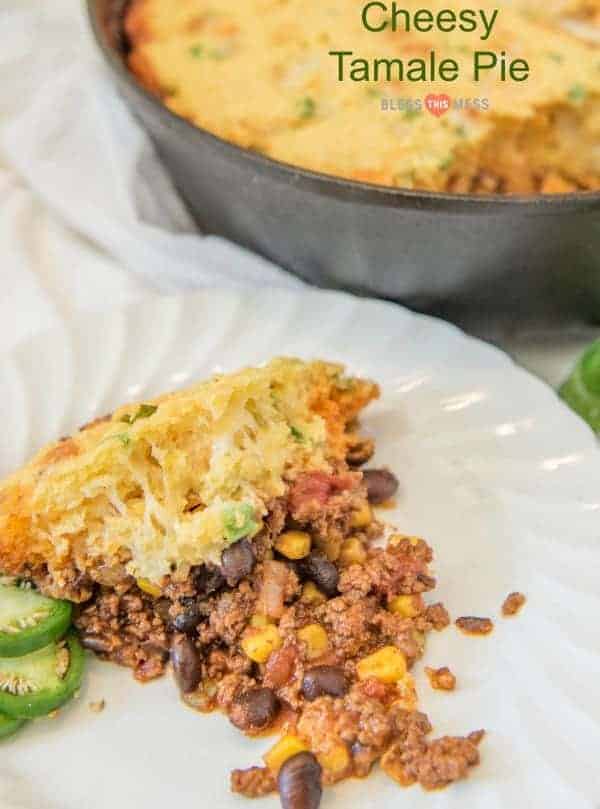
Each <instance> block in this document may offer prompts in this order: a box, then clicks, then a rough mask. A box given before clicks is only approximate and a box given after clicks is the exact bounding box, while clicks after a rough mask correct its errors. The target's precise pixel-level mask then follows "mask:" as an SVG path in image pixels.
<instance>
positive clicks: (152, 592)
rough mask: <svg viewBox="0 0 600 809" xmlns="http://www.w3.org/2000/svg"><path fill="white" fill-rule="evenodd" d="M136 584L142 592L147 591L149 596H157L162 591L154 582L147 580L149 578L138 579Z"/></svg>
mask: <svg viewBox="0 0 600 809" xmlns="http://www.w3.org/2000/svg"><path fill="white" fill-rule="evenodd" d="M136 584H137V586H138V587H139V588H140V590H143V592H144V593H147V594H148V595H149V596H153V598H158V597H159V596H160V595H161V593H162V590H161V588H160V587H159V586H158V584H154V582H151V581H149V579H138V580H137V581H136Z"/></svg>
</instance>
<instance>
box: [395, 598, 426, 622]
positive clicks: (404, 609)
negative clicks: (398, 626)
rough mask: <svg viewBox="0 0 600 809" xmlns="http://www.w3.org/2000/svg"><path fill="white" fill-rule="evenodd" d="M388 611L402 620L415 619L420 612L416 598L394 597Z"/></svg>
mask: <svg viewBox="0 0 600 809" xmlns="http://www.w3.org/2000/svg"><path fill="white" fill-rule="evenodd" d="M388 609H389V611H390V612H394V613H396V615H401V616H402V617H403V618H415V617H416V616H417V615H419V613H420V612H421V609H420V604H419V598H418V596H417V597H415V596H395V597H394V598H392V599H391V601H390V603H389V604H388Z"/></svg>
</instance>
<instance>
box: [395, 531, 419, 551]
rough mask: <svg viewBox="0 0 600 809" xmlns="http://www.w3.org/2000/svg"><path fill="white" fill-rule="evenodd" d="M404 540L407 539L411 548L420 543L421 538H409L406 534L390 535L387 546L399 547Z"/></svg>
mask: <svg viewBox="0 0 600 809" xmlns="http://www.w3.org/2000/svg"><path fill="white" fill-rule="evenodd" d="M405 539H408V541H409V542H410V544H411V545H412V546H413V548H414V547H415V545H418V544H419V542H421V537H411V536H407V535H406V534H390V536H389V538H388V545H399V544H400V543H401V542H402V541H403V540H405Z"/></svg>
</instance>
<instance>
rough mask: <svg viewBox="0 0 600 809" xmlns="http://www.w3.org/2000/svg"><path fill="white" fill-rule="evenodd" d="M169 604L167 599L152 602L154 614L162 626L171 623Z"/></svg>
mask: <svg viewBox="0 0 600 809" xmlns="http://www.w3.org/2000/svg"><path fill="white" fill-rule="evenodd" d="M170 609H171V602H170V601H169V599H168V598H159V599H158V600H157V601H155V602H154V612H155V613H156V614H157V615H158V617H159V618H160V620H161V621H162V622H163V624H167V625H169V624H170V623H171V614H170V612H169V610H170Z"/></svg>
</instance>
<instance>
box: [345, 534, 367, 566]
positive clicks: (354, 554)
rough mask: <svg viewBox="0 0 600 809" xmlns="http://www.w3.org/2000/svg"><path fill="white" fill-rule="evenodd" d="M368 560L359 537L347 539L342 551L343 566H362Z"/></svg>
mask: <svg viewBox="0 0 600 809" xmlns="http://www.w3.org/2000/svg"><path fill="white" fill-rule="evenodd" d="M366 558H367V551H366V550H365V546H364V545H363V543H362V542H361V541H360V539H359V538H358V537H350V539H346V540H345V541H344V544H343V545H342V549H341V551H340V562H341V563H342V564H343V565H348V566H350V565H362V564H364V562H365V560H366Z"/></svg>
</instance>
